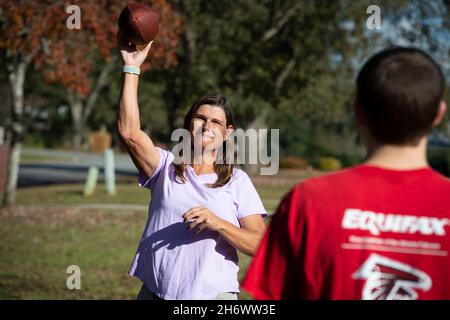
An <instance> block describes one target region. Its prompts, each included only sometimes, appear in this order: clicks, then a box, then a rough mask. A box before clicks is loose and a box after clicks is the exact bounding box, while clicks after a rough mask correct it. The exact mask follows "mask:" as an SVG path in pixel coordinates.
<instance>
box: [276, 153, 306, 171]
mask: <svg viewBox="0 0 450 320" xmlns="http://www.w3.org/2000/svg"><path fill="white" fill-rule="evenodd" d="M307 167H308V160H306V159H304V158H301V157H294V156H289V157H283V158H281V160H280V168H285V169H306V168H307Z"/></svg>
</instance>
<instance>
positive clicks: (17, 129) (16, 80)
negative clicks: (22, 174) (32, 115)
mask: <svg viewBox="0 0 450 320" xmlns="http://www.w3.org/2000/svg"><path fill="white" fill-rule="evenodd" d="M27 66H28V64H27V63H26V62H24V61H21V62H19V63H18V64H17V66H16V67H14V66H12V65H10V66H8V67H7V69H8V72H9V85H10V87H11V92H12V110H11V125H12V136H11V141H10V150H11V154H10V159H9V169H8V182H7V184H6V190H5V197H4V204H6V205H12V204H14V202H15V199H16V189H17V181H18V177H19V163H20V153H21V151H22V138H23V131H24V128H23V121H22V119H23V102H24V95H23V89H24V83H25V73H26V69H27Z"/></svg>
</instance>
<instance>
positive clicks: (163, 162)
mask: <svg viewBox="0 0 450 320" xmlns="http://www.w3.org/2000/svg"><path fill="white" fill-rule="evenodd" d="M156 149H157V150H158V152H159V163H158V166H157V167H156V170H155V171H154V172H153V175H152V176H151V177H148V176H147V175H146V174H145V173H143V172H141V171H139V177H138V185H139V186H140V187H142V188H149V189H152V188H153V186H154V184H155V181H156V180H158V177H159V175H160V173H161V172H162V171H164V168H165V167H166V166H167V165H169V164H170V158H171V157H170V156H171V153H170V151H167V150H164V149H161V148H159V147H156Z"/></svg>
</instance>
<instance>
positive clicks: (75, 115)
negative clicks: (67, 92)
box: [70, 98, 84, 150]
mask: <svg viewBox="0 0 450 320" xmlns="http://www.w3.org/2000/svg"><path fill="white" fill-rule="evenodd" d="M70 100H71V101H70V113H71V115H72V128H73V132H72V148H74V149H76V150H80V149H81V147H82V146H83V127H84V124H83V102H82V101H81V100H80V99H78V98H74V99H70Z"/></svg>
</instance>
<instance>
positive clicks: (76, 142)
mask: <svg viewBox="0 0 450 320" xmlns="http://www.w3.org/2000/svg"><path fill="white" fill-rule="evenodd" d="M115 61H116V59H113V60H112V61H111V62H109V63H107V64H106V65H105V67H104V68H103V69H102V71H101V72H100V75H99V76H98V78H97V80H96V82H95V85H94V87H93V89H92V90H91V93H90V94H89V96H88V97H87V99H86V100H83V99H82V98H81V97H80V96H79V95H78V94H76V93H68V102H69V105H70V112H71V115H72V125H73V135H72V148H74V149H82V148H83V147H84V144H86V143H87V142H88V141H87V138H88V137H87V132H86V123H87V122H88V119H89V116H90V115H91V113H92V110H93V108H94V106H95V104H96V102H97V99H98V96H99V94H100V91H101V90H102V89H103V88H104V87H105V86H107V85H108V80H109V75H110V74H111V71H112V70H114V66H115ZM84 102H85V103H84Z"/></svg>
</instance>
